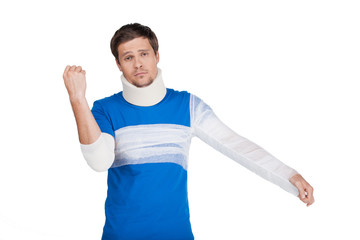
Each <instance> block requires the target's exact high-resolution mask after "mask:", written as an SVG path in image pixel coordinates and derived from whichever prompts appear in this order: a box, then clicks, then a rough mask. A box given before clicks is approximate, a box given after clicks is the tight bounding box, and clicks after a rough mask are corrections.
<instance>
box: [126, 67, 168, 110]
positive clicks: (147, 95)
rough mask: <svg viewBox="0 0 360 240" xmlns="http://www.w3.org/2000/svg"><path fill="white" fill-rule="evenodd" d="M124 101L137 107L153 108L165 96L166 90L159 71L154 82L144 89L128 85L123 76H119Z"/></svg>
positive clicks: (159, 70)
mask: <svg viewBox="0 0 360 240" xmlns="http://www.w3.org/2000/svg"><path fill="white" fill-rule="evenodd" d="M121 82H122V85H123V97H124V99H125V100H126V101H127V102H129V103H131V104H133V105H137V106H143V107H147V106H153V105H155V104H157V103H159V102H160V101H161V100H162V99H163V98H164V97H165V95H166V88H165V85H164V82H163V79H162V74H161V69H159V68H158V73H157V75H156V78H155V79H154V81H153V82H152V83H151V84H150V85H149V86H146V87H136V86H134V85H132V84H131V83H129V82H128V81H127V80H126V78H125V77H124V75H121Z"/></svg>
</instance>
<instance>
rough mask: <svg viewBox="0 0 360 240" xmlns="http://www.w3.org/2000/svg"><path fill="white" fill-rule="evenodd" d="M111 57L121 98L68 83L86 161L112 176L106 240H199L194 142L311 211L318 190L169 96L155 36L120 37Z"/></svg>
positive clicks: (182, 96)
mask: <svg viewBox="0 0 360 240" xmlns="http://www.w3.org/2000/svg"><path fill="white" fill-rule="evenodd" d="M111 51H112V53H113V55H114V57H115V61H116V64H117V66H118V68H119V70H120V71H121V72H122V73H123V75H122V76H121V80H122V84H123V91H122V92H119V93H117V94H114V95H112V96H110V97H107V98H104V99H101V100H98V101H95V102H94V105H93V108H92V110H91V111H90V108H89V106H88V103H87V101H86V98H85V89H86V81H85V70H83V69H82V68H81V67H80V66H67V67H66V68H65V71H64V75H63V78H64V82H65V86H66V88H67V90H68V93H69V97H70V102H71V106H72V108H73V111H74V115H75V119H76V123H77V127H78V134H79V140H80V144H81V150H82V153H83V155H84V157H85V159H86V161H87V163H88V164H89V165H90V167H92V168H93V169H94V170H96V171H108V195H107V199H106V204H105V214H106V222H105V226H104V231H103V236H102V239H147V240H149V239H156V240H162V239H164V240H165V239H166V240H170V239H194V236H193V233H192V230H191V225H190V220H189V218H190V217H189V216H190V215H189V208H188V198H187V159H188V153H189V145H190V141H191V138H192V137H193V136H197V137H199V138H200V139H202V140H203V141H205V142H206V143H207V144H209V145H210V146H212V147H214V148H215V149H217V150H218V151H220V152H222V153H223V154H225V155H226V156H228V157H230V158H232V159H233V160H235V161H237V162H238V163H240V164H241V165H243V166H245V167H246V168H248V169H249V170H251V171H253V172H255V173H256V174H258V175H259V176H261V177H263V178H265V179H267V180H269V181H271V182H273V183H275V184H277V185H278V186H280V187H281V188H283V189H284V190H286V191H288V192H290V193H293V194H295V195H298V196H299V198H300V200H302V201H303V202H304V203H306V204H307V206H310V205H311V204H312V203H313V202H314V198H313V188H312V187H311V186H310V185H309V184H308V183H307V182H306V181H305V180H304V179H303V177H302V176H301V175H300V174H298V173H297V172H296V171H295V170H294V169H292V168H290V167H288V166H286V165H285V164H283V163H282V162H280V161H279V160H277V159H276V158H274V157H273V156H272V155H270V154H269V153H268V152H266V151H265V150H264V149H262V148H260V147H259V146H257V145H256V144H254V143H252V142H250V141H249V140H247V139H245V138H243V137H241V136H239V135H238V134H236V133H235V132H233V131H232V130H231V129H230V128H228V127H227V126H225V125H224V124H223V123H222V122H221V121H220V120H219V119H218V118H217V116H216V115H215V114H214V112H213V111H212V109H211V108H210V107H209V106H208V105H207V104H206V103H204V102H203V101H202V100H201V99H200V98H198V97H197V96H195V95H192V94H190V93H188V92H185V91H183V92H179V91H175V90H173V89H169V88H165V85H164V82H163V79H162V75H161V70H160V69H159V68H157V64H158V62H159V51H158V41H157V38H156V36H155V34H154V33H153V32H152V31H151V29H150V28H148V27H146V26H143V25H140V24H137V23H136V24H128V25H125V26H123V27H121V28H120V29H119V30H117V31H116V32H115V34H114V36H113V38H112V40H111Z"/></svg>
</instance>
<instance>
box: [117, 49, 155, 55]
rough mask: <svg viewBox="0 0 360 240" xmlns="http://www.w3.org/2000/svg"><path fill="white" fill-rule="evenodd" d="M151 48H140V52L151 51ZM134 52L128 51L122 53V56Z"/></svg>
mask: <svg viewBox="0 0 360 240" xmlns="http://www.w3.org/2000/svg"><path fill="white" fill-rule="evenodd" d="M149 51H150V49H139V50H138V52H149ZM129 53H132V51H126V52H124V53H123V54H121V57H124V56H125V55H127V54H129Z"/></svg>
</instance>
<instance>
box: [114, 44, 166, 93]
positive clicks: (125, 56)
mask: <svg viewBox="0 0 360 240" xmlns="http://www.w3.org/2000/svg"><path fill="white" fill-rule="evenodd" d="M118 53H119V62H120V64H118V62H116V64H117V66H118V67H119V69H120V71H122V72H123V74H124V77H125V78H126V79H127V80H128V81H129V82H130V83H131V84H133V85H135V86H137V87H145V86H148V85H150V84H151V83H152V82H153V81H154V79H155V78H156V75H157V63H158V62H159V52H157V53H156V55H155V53H154V50H153V48H152V47H151V45H150V43H149V40H148V39H147V38H143V37H138V38H134V39H133V40H130V41H128V42H125V43H122V44H120V45H119V47H118Z"/></svg>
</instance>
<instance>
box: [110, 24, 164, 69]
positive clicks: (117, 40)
mask: <svg viewBox="0 0 360 240" xmlns="http://www.w3.org/2000/svg"><path fill="white" fill-rule="evenodd" d="M138 37H144V38H147V39H148V40H149V43H150V45H151V47H152V48H153V50H154V52H155V54H156V53H157V51H158V50H159V43H158V40H157V37H156V35H155V33H154V32H153V31H152V30H151V29H150V28H149V27H147V26H144V25H141V24H139V23H130V24H127V25H124V26H122V27H121V28H119V29H118V30H117V31H116V32H115V34H114V36H113V37H112V38H111V42H110V48H111V52H112V54H113V55H114V57H115V59H116V61H117V62H118V63H119V64H120V62H119V52H118V47H119V45H120V44H121V43H124V42H127V41H130V40H133V39H134V38H138Z"/></svg>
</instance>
